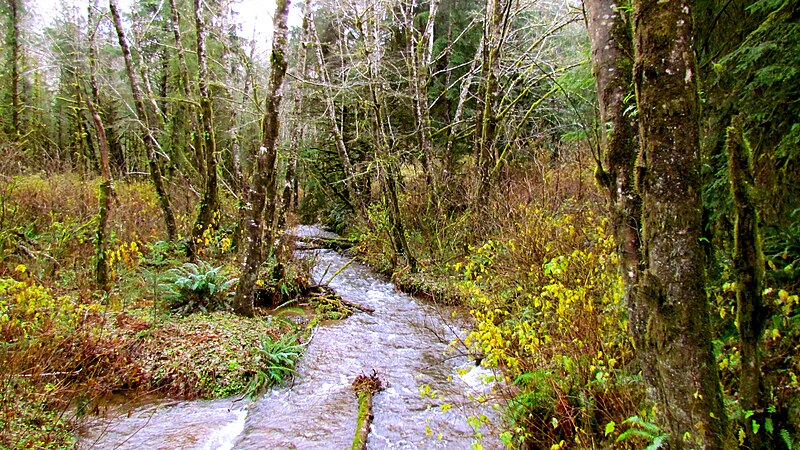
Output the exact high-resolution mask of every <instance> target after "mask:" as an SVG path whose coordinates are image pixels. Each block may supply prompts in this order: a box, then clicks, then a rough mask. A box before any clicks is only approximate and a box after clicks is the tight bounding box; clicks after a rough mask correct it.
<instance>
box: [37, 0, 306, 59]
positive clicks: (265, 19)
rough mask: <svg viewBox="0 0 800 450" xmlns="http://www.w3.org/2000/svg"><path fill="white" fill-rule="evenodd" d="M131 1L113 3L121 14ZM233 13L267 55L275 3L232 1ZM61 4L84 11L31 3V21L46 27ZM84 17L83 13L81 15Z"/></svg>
mask: <svg viewBox="0 0 800 450" xmlns="http://www.w3.org/2000/svg"><path fill="white" fill-rule="evenodd" d="M133 1H134V0H117V4H118V5H119V8H120V10H121V11H123V12H127V11H130V9H131V4H133ZM163 2H164V7H165V8H168V7H169V4H168V3H167V0H163ZM98 3H100V5H101V6H103V7H106V8H107V7H108V2H107V1H105V0H100V1H99V2H98ZM234 3H235V4H234V6H233V8H234V10H235V11H236V12H238V13H239V14H238V16H237V17H236V20H237V21H238V22H240V23H241V25H242V27H241V34H242V36H241V37H243V38H247V39H251V38H253V37H254V36H253V33H254V31H255V39H256V42H257V46H258V48H259V50H260V51H262V52H263V51H268V50H269V46H268V42H269V39H270V37H271V35H272V14H273V12H274V11H275V0H236V1H235V2H234ZM64 4H67V5H75V7H77V8H80V10H81V12H84V11H85V8H86V4H87V3H86V1H85V0H32V1H31V3H30V5H31V13H32V14H33V16H34V17H35V18H37V19H38V20H41V21H42V22H44V23H42V25H46V24H47V22H49V21H50V20H51V19H52V18H53V17H55V16H56V14H57V13H58V11H59V10H61V9H63V6H62V5H64ZM84 13H85V12H84ZM301 14H302V13H301V12H300V11H299V10H298V9H297V6H296V5H292V8H291V10H290V13H289V27H290V28H291V27H293V26H300V23H301Z"/></svg>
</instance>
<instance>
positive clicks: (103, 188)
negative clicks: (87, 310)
mask: <svg viewBox="0 0 800 450" xmlns="http://www.w3.org/2000/svg"><path fill="white" fill-rule="evenodd" d="M95 8H96V4H95V2H94V1H92V2H91V3H90V4H89V8H88V13H89V14H88V17H89V30H95V29H96V28H95V24H96V22H95V19H94V9H95ZM89 86H90V88H91V95H92V98H91V99H89V98H88V97H87V98H86V107H87V108H88V109H89V114H90V115H91V117H92V122H93V123H94V127H95V131H96V132H97V145H98V147H99V149H100V176H101V178H102V180H103V182H102V183H101V184H100V193H99V195H98V199H97V204H98V212H97V231H96V234H95V236H96V239H95V243H94V245H95V258H96V261H95V283H96V285H97V288H99V289H103V290H108V289H109V287H110V282H111V279H110V277H109V274H108V261H107V260H106V226H107V224H108V213H109V210H110V209H111V196H112V195H113V192H114V187H113V185H112V184H111V183H112V181H111V164H110V162H109V148H108V139H107V138H106V129H105V127H104V126H103V120H102V119H101V118H100V113H99V112H98V111H97V108H96V106H95V105H97V104H98V103H99V100H100V89H99V88H98V87H97V46H96V41H95V33H94V32H92V33H90V34H89Z"/></svg>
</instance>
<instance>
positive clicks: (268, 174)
mask: <svg viewBox="0 0 800 450" xmlns="http://www.w3.org/2000/svg"><path fill="white" fill-rule="evenodd" d="M288 11H289V0H277V7H276V9H275V16H274V17H275V19H274V22H273V29H274V34H273V38H272V56H271V62H272V69H271V71H270V80H269V91H268V93H269V97H268V98H267V102H266V103H267V104H266V111H265V113H264V123H263V130H262V137H261V149H260V150H259V152H258V155H256V170H255V174H254V176H253V182H252V186H251V187H250V191H249V193H248V196H247V200H248V201H247V203H248V216H249V217H248V218H247V221H246V231H245V233H246V236H247V238H246V241H245V254H244V259H243V262H242V275H241V277H240V278H239V285H238V286H237V289H236V297H235V298H234V300H233V309H234V311H236V313H237V314H241V315H244V316H252V315H253V313H254V311H253V292H254V290H255V284H256V280H257V279H258V270H259V268H260V267H261V263H262V262H263V261H264V253H265V252H264V241H266V245H267V249H268V250H270V251H271V249H272V246H273V242H272V241H273V238H274V230H273V220H274V217H275V190H276V185H275V181H276V180H275V179H276V173H275V172H276V168H275V160H276V159H277V150H278V142H277V141H278V131H279V127H280V123H279V121H278V119H279V118H278V110H279V108H280V104H281V87H282V85H283V79H284V77H285V76H286V65H287V64H286V56H285V55H286V47H287V34H288V28H287V25H286V18H287V15H288ZM264 221H266V229H265V230H264V233H263V235H264V241H262V239H261V236H262V229H264Z"/></svg>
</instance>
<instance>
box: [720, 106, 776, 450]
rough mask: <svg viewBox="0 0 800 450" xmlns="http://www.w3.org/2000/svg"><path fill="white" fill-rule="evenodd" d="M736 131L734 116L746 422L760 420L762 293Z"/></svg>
mask: <svg viewBox="0 0 800 450" xmlns="http://www.w3.org/2000/svg"><path fill="white" fill-rule="evenodd" d="M742 131H743V130H742V117H741V116H736V117H734V119H733V120H732V121H731V126H730V127H728V138H727V142H726V146H727V149H728V173H729V178H730V182H731V197H732V198H733V206H734V215H735V226H734V232H733V234H734V252H733V264H732V266H733V273H734V276H735V279H736V303H737V306H736V312H737V315H738V317H737V320H736V322H737V325H738V327H739V340H740V344H741V349H742V350H741V355H742V361H741V365H742V371H741V374H740V376H739V401H740V405H741V407H742V410H743V411H753V412H754V413H755V415H754V416H753V417H752V418H751V419H753V420H759V421H762V419H763V417H764V409H763V408H764V406H765V404H764V400H763V398H764V396H763V395H762V393H763V392H764V385H763V381H762V377H761V356H760V354H759V351H760V346H761V336H762V334H763V332H764V323H765V321H766V319H767V316H768V310H767V308H766V307H765V305H764V302H763V298H762V295H761V293H762V291H763V289H764V252H763V250H762V248H761V235H760V233H759V230H758V211H757V209H756V197H755V179H754V177H753V161H752V153H751V150H750V145H749V143H748V142H747V140H746V139H745V138H744V135H743V133H742ZM762 423H763V422H762ZM751 424H752V421H748V422H747V423H745V430H746V433H747V440H748V444H749V445H748V447H749V448H752V449H758V448H764V445H765V442H764V440H763V439H762V436H763V435H764V433H761V434H760V435H759V434H757V433H755V432H754V430H753V427H752V425H751Z"/></svg>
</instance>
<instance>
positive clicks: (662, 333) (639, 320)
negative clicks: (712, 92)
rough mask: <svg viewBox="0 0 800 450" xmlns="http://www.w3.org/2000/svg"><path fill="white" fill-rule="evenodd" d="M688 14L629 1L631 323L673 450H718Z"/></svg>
mask: <svg viewBox="0 0 800 450" xmlns="http://www.w3.org/2000/svg"><path fill="white" fill-rule="evenodd" d="M691 7H692V4H691V2H689V1H688V0H681V1H669V2H664V1H661V0H638V1H635V2H634V28H633V29H634V41H635V45H636V57H635V65H634V80H635V86H636V94H637V101H638V107H639V135H640V140H641V145H642V153H641V163H640V164H641V165H642V166H643V170H642V172H641V173H640V175H639V179H638V185H639V192H640V194H641V196H642V255H643V265H642V273H641V278H640V281H639V284H638V285H637V286H636V288H635V290H634V292H633V294H632V300H633V304H634V306H633V310H632V314H631V317H630V321H631V329H632V333H633V338H634V343H635V345H636V351H637V356H638V357H639V359H640V362H641V364H642V369H643V372H644V375H645V378H646V379H647V382H648V384H649V386H650V388H651V395H652V397H653V398H654V400H655V401H656V403H657V405H658V413H659V419H660V421H661V422H662V423H663V425H664V426H665V428H666V431H667V432H668V433H669V434H670V445H671V448H698V447H699V448H707V449H721V448H723V446H724V445H723V442H724V439H725V431H726V417H725V411H724V409H723V405H722V394H721V391H720V385H719V375H718V373H717V365H716V362H715V360H714V356H713V352H712V348H711V328H710V322H709V312H708V310H709V308H708V299H707V294H706V291H705V272H704V270H705V267H704V253H703V249H702V248H701V245H700V238H701V236H702V234H701V232H702V222H701V211H702V202H701V198H700V190H701V178H700V158H699V126H698V111H699V104H698V97H697V81H696V74H697V70H696V67H695V54H694V42H693V30H692V13H691Z"/></svg>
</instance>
